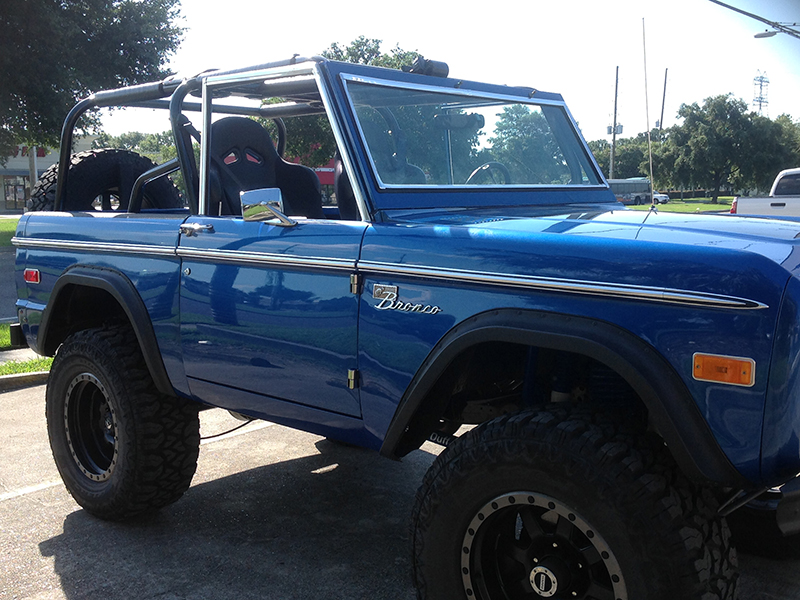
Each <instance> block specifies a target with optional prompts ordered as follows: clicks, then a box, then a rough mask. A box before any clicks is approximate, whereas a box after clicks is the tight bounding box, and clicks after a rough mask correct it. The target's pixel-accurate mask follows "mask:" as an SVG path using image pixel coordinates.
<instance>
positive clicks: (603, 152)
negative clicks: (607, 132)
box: [587, 140, 611, 178]
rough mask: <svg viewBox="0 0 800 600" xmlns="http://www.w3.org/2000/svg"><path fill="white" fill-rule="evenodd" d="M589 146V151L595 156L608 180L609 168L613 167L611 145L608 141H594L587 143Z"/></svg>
mask: <svg viewBox="0 0 800 600" xmlns="http://www.w3.org/2000/svg"><path fill="white" fill-rule="evenodd" d="M587 144H588V145H589V150H591V151H592V154H594V159H595V160H596V161H597V165H598V166H599V167H600V170H601V171H602V172H603V175H605V176H606V178H608V177H609V171H610V169H609V167H610V165H611V144H610V143H609V142H608V140H592V141H591V142H587Z"/></svg>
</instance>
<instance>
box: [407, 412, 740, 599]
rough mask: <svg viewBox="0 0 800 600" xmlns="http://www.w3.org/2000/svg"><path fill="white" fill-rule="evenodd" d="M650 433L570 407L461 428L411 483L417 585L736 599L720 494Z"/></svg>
mask: <svg viewBox="0 0 800 600" xmlns="http://www.w3.org/2000/svg"><path fill="white" fill-rule="evenodd" d="M642 439H643V436H642V435H641V434H633V433H630V432H629V431H627V430H626V426H623V425H616V424H614V423H613V422H611V421H607V420H606V421H604V420H602V419H599V418H598V417H597V416H596V415H594V416H593V415H588V416H587V415H585V414H580V413H576V412H575V411H574V410H567V409H564V410H560V409H559V410H552V411H541V412H523V413H518V414H516V415H509V416H505V417H501V418H499V419H496V420H494V421H490V422H488V423H486V424H484V425H482V426H480V427H477V428H475V429H473V430H472V431H471V432H469V433H468V434H465V435H464V436H462V437H461V438H460V439H459V440H458V441H457V442H455V443H454V444H453V445H451V446H450V447H448V448H447V449H446V450H445V451H444V452H443V453H442V454H441V455H440V456H439V457H438V458H437V460H436V461H435V462H434V464H433V465H432V467H431V468H430V470H429V471H428V473H427V475H426V476H425V479H424V481H423V484H422V486H421V487H420V489H419V491H418V492H417V497H416V502H415V507H414V511H413V519H412V540H413V552H414V578H415V584H416V587H417V593H418V597H419V598H420V599H426V600H444V599H446V598H447V599H450V598H459V599H462V600H467V599H468V600H517V599H522V598H525V599H528V598H549V597H554V598H578V599H581V598H583V599H590V598H591V599H604V600H605V599H608V600H614V599H617V600H675V599H677V598H680V599H681V600H710V599H721V598H725V599H731V598H735V597H736V578H737V574H736V551H735V549H733V548H732V547H731V545H730V541H729V540H730V533H729V530H728V528H727V524H726V523H725V522H724V520H723V519H720V518H718V517H717V516H716V503H715V500H714V498H713V496H711V495H710V494H708V493H705V492H703V491H701V490H696V489H693V488H692V487H691V486H690V484H689V483H688V482H682V481H681V478H680V476H679V475H678V474H677V469H676V468H675V466H674V465H673V464H672V463H671V459H670V458H669V456H668V455H666V457H665V456H664V455H665V454H666V453H664V452H661V451H660V450H659V447H658V445H657V444H648V443H646V442H643V441H642ZM661 448H662V449H663V445H661Z"/></svg>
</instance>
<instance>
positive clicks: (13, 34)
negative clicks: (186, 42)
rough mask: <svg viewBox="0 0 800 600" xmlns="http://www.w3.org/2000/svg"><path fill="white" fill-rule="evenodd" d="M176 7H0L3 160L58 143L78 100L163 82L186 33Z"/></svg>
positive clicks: (47, 0) (127, 2) (59, 3)
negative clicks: (14, 149) (16, 150)
mask: <svg viewBox="0 0 800 600" xmlns="http://www.w3.org/2000/svg"><path fill="white" fill-rule="evenodd" d="M179 3H180V0H147V2H142V1H140V0H5V1H3V2H0V29H1V30H2V32H3V33H2V35H0V74H2V85H0V156H6V155H8V152H7V151H5V152H4V150H8V148H9V147H10V146H13V145H15V144H18V143H27V144H29V145H44V146H48V145H49V146H56V145H58V138H59V133H60V131H61V125H62V123H63V121H64V117H65V116H66V114H67V112H68V111H69V110H70V109H71V108H72V106H73V105H74V104H75V103H76V102H77V101H78V100H79V99H80V98H82V97H85V96H88V95H89V94H91V93H93V92H96V91H99V90H103V89H109V88H116V87H119V86H123V85H135V84H139V83H145V82H149V81H155V80H158V79H161V78H163V77H165V76H166V75H167V72H166V70H165V65H166V61H167V59H168V57H169V56H170V55H171V54H172V53H173V52H174V51H175V50H176V49H177V47H178V44H179V43H180V38H181V35H182V33H183V29H182V28H180V27H178V26H176V25H175V22H176V21H177V19H178V17H179V5H180V4H179ZM90 124H95V125H96V123H92V120H91V119H89V122H88V123H87V122H85V123H84V125H90Z"/></svg>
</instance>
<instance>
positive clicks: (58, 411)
mask: <svg viewBox="0 0 800 600" xmlns="http://www.w3.org/2000/svg"><path fill="white" fill-rule="evenodd" d="M46 416H47V431H48V435H49V437H50V447H51V449H52V451H53V457H54V458H55V462H56V466H57V467H58V470H59V472H60V473H61V477H62V479H63V480H64V483H65V484H66V486H67V489H68V490H69V492H70V494H72V496H73V498H74V499H75V501H76V502H77V503H78V504H80V505H81V506H82V507H83V508H84V509H85V510H86V511H88V512H89V513H91V514H93V515H95V516H97V517H100V518H102V519H107V520H122V519H127V518H130V517H134V516H136V515H139V514H142V513H146V512H151V511H154V510H157V509H159V508H161V507H163V506H166V505H168V504H170V503H172V502H175V501H176V500H177V499H178V498H180V497H181V496H182V495H183V493H184V492H185V491H186V490H187V489H188V488H189V484H190V483H191V481H192V477H193V476H194V472H195V469H196V466H197V456H198V452H199V448H200V423H199V419H198V411H197V408H196V407H195V406H193V405H192V404H191V403H190V402H188V401H185V400H183V399H180V398H175V397H171V396H167V395H164V394H161V393H159V392H158V390H157V389H156V388H155V385H154V384H153V382H152V379H151V378H150V374H149V372H148V370H147V367H146V366H145V363H144V358H143V356H142V353H141V351H140V350H139V345H138V342H137V339H136V335H135V334H134V333H133V331H132V330H131V328H130V327H129V326H127V324H126V325H113V326H106V327H101V328H96V329H87V330H84V331H80V332H78V333H75V334H73V335H72V336H70V337H69V338H67V340H66V341H65V342H64V344H63V345H62V346H61V348H60V349H59V351H58V354H57V355H56V358H55V360H54V361H53V366H52V369H51V371H50V379H49V381H48V384H47V394H46Z"/></svg>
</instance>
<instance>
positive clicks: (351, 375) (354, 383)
mask: <svg viewBox="0 0 800 600" xmlns="http://www.w3.org/2000/svg"><path fill="white" fill-rule="evenodd" d="M358 384H359V377H358V370H357V369H347V389H348V390H354V389H356V388H357V387H358Z"/></svg>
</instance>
